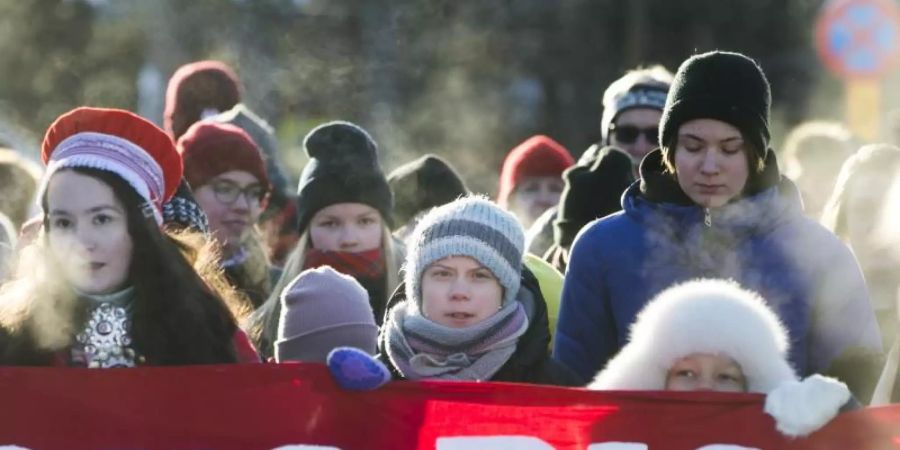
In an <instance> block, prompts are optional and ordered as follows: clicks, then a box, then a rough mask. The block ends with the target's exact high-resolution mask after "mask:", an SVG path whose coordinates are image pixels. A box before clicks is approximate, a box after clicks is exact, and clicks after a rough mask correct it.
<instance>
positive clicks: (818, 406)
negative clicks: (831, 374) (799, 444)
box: [765, 375, 850, 437]
mask: <svg viewBox="0 0 900 450" xmlns="http://www.w3.org/2000/svg"><path fill="white" fill-rule="evenodd" d="M848 400H850V390H849V389H848V388H847V385H846V384H844V383H842V382H840V381H838V380H836V379H834V378H828V377H824V376H822V375H811V376H809V377H807V378H806V379H805V380H803V381H793V380H792V381H788V382H785V383H782V384H780V385H779V386H778V387H776V388H775V389H773V390H772V391H771V392H769V394H768V395H766V407H765V411H766V413H767V414H769V415H770V416H772V417H774V418H775V424H776V427H777V428H778V431H780V432H781V433H783V434H785V435H787V436H791V437H801V436H806V435H808V434H810V433H812V432H814V431H816V430H818V429H819V428H822V427H823V426H824V425H825V424H826V423H828V422H829V421H830V420H831V419H833V418H834V416H836V415H837V413H838V410H839V409H840V408H841V406H842V405H843V404H845V403H847V401H848Z"/></svg>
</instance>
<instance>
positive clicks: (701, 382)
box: [666, 353, 747, 392]
mask: <svg viewBox="0 0 900 450" xmlns="http://www.w3.org/2000/svg"><path fill="white" fill-rule="evenodd" d="M666 390H669V391H719V392H747V379H746V378H745V377H744V372H743V371H742V370H741V367H740V366H739V365H738V364H737V363H736V362H734V360H732V359H731V358H728V357H725V356H720V355H710V354H707V353H693V354H691V355H688V356H685V357H684V358H681V359H679V360H678V361H675V364H673V365H672V368H671V369H669V373H668V375H667V376H666Z"/></svg>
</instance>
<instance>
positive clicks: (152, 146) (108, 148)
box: [38, 107, 182, 224]
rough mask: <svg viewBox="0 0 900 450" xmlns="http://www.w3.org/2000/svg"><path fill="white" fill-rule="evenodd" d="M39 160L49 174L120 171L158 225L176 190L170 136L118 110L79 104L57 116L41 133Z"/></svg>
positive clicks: (177, 170) (177, 167)
mask: <svg viewBox="0 0 900 450" xmlns="http://www.w3.org/2000/svg"><path fill="white" fill-rule="evenodd" d="M41 160H42V161H43V162H44V164H46V165H47V171H46V172H45V173H44V178H43V180H42V182H41V188H40V191H39V195H38V198H42V197H43V195H44V192H45V190H46V188H47V183H49V181H50V177H51V176H52V175H53V174H54V173H55V172H56V171H58V170H60V169H63V168H69V167H89V168H94V169H101V170H106V171H109V172H113V173H115V174H116V175H119V176H120V177H122V179H124V180H125V181H126V182H127V183H128V184H129V185H130V186H131V187H133V188H134V190H135V191H137V193H138V194H139V195H140V196H141V197H143V198H144V199H146V200H147V201H148V202H149V203H150V205H151V206H153V213H154V216H155V217H156V221H157V223H159V224H162V205H163V203H165V202H167V201H168V200H169V199H170V198H172V195H173V194H174V193H175V191H176V190H177V189H178V183H179V181H180V180H181V174H182V164H181V158H180V157H179V156H178V152H176V151H175V145H174V144H173V143H172V139H170V138H169V136H168V135H167V134H166V133H165V132H163V130H161V129H159V127H157V126H156V125H154V124H153V123H152V122H150V121H148V120H147V119H144V118H143V117H140V116H138V115H137V114H134V113H131V112H128V111H124V110H121V109H108V108H90V107H81V108H76V109H73V110H72V111H69V112H67V113H65V114H63V115H62V116H59V118H57V119H56V120H55V121H54V122H53V124H51V125H50V128H48V129H47V134H45V135H44V142H43V144H42V145H41Z"/></svg>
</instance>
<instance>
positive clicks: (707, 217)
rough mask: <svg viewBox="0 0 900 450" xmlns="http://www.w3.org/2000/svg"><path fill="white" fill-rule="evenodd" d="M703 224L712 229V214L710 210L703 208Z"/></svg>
mask: <svg viewBox="0 0 900 450" xmlns="http://www.w3.org/2000/svg"><path fill="white" fill-rule="evenodd" d="M703 223H704V224H705V225H706V228H711V227H712V213H710V212H709V208H703Z"/></svg>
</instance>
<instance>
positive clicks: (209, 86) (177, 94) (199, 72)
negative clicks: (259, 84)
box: [163, 61, 241, 140]
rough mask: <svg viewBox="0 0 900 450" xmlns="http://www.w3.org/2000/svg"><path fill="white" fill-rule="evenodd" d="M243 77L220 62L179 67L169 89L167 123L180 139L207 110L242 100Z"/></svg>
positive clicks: (173, 133) (229, 107)
mask: <svg viewBox="0 0 900 450" xmlns="http://www.w3.org/2000/svg"><path fill="white" fill-rule="evenodd" d="M240 84H241V82H240V79H239V78H238V76H237V74H235V73H234V70H232V69H231V67H229V66H228V65H227V64H225V63H223V62H220V61H197V62H192V63H189V64H185V65H183V66H181V67H179V68H178V70H176V71H175V73H174V74H173V75H172V78H170V79H169V86H168V88H167V89H166V110H165V112H164V114H163V126H164V127H165V128H166V132H167V133H169V135H171V136H172V139H175V140H177V139H178V138H180V137H181V135H182V134H184V133H185V131H187V129H188V128H189V127H190V126H191V125H193V124H194V122H197V121H198V120H200V119H202V118H203V112H204V111H206V110H210V111H211V112H213V113H218V112H223V111H228V110H230V109H231V108H233V107H234V105H236V104H238V103H239V102H240V101H241V93H240Z"/></svg>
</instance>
